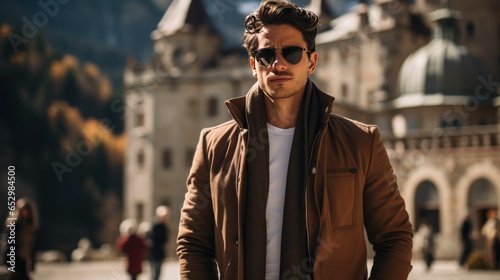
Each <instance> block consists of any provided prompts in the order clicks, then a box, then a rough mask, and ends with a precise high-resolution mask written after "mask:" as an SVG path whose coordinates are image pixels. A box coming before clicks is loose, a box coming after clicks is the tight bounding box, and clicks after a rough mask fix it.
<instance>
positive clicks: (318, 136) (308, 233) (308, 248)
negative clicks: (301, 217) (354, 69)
mask: <svg viewBox="0 0 500 280" xmlns="http://www.w3.org/2000/svg"><path fill="white" fill-rule="evenodd" d="M325 127H326V126H325ZM323 131H324V129H322V130H320V131H319V132H318V133H317V134H316V137H314V140H313V144H312V150H311V154H310V155H309V166H308V168H311V163H312V159H313V154H314V147H315V146H316V142H317V140H318V139H319V138H320V136H321V134H323ZM309 172H310V170H308V171H307V173H308V174H309ZM313 176H316V174H313ZM308 177H309V176H308ZM307 181H308V182H309V179H307ZM308 186H309V183H306V187H305V195H304V197H305V207H306V236H307V251H308V253H309V259H311V260H312V256H313V255H312V252H311V244H310V241H309V240H310V235H311V234H310V232H309V222H308V219H307V209H308V207H307V189H308ZM313 187H314V186H313ZM317 207H318V205H317V204H316V208H317ZM316 210H318V209H316ZM313 266H314V263H313ZM311 269H312V268H311ZM307 279H312V277H311V275H308V276H307Z"/></svg>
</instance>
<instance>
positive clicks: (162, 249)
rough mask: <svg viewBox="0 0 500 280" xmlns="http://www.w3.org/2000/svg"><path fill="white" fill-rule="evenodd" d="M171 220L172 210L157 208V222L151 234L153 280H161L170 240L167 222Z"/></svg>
mask: <svg viewBox="0 0 500 280" xmlns="http://www.w3.org/2000/svg"><path fill="white" fill-rule="evenodd" d="M169 219H170V210H169V208H168V207H166V206H163V205H162V206H158V207H157V208H156V221H155V223H154V224H153V227H152V228H151V232H150V242H151V249H150V262H151V279H153V280H158V279H160V274H161V266H162V263H163V259H165V257H166V254H167V252H168V251H167V244H168V238H169V229H168V226H167V222H168V220H169Z"/></svg>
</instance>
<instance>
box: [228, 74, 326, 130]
mask: <svg viewBox="0 0 500 280" xmlns="http://www.w3.org/2000/svg"><path fill="white" fill-rule="evenodd" d="M305 90H306V94H304V99H305V100H304V101H306V102H307V103H306V104H309V99H310V98H311V96H312V94H315V95H316V97H317V100H318V107H319V108H318V110H320V112H319V114H321V115H320V117H319V121H320V123H321V124H322V125H324V124H326V122H327V121H328V116H329V115H330V114H331V113H332V107H333V102H334V100H335V98H334V97H333V96H331V95H328V94H326V93H324V92H323V91H321V90H320V89H318V88H317V87H316V85H315V84H314V83H313V82H312V81H311V80H310V79H308V80H307V85H306V89H305ZM253 94H261V90H260V88H259V85H258V83H257V82H256V83H255V84H254V85H253V86H252V87H251V88H250V90H249V91H248V93H247V94H246V95H245V96H239V97H235V98H231V99H228V100H226V102H225V104H226V106H227V108H228V110H229V113H230V114H231V117H232V118H233V119H234V120H235V121H236V123H237V124H238V126H239V127H240V128H243V129H248V121H247V118H246V116H247V113H248V112H249V111H250V110H251V108H250V105H249V102H248V100H249V96H251V95H253ZM304 101H303V102H304ZM309 109H310V110H311V109H313V108H309Z"/></svg>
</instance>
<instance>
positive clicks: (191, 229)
mask: <svg viewBox="0 0 500 280" xmlns="http://www.w3.org/2000/svg"><path fill="white" fill-rule="evenodd" d="M204 134H205V133H204V131H202V132H201V136H200V140H199V142H198V145H197V148H196V152H195V155H194V158H193V164H192V166H191V170H190V171H189V175H188V178H187V192H186V196H185V199H184V204H183V207H182V210H181V218H180V223H179V235H178V237H177V243H178V247H177V255H178V256H179V265H180V274H181V279H183V280H187V279H196V280H197V279H218V273H217V266H216V261H215V249H214V248H215V241H214V217H213V210H212V209H213V208H212V199H211V194H210V180H209V177H210V174H209V164H208V161H207V158H206V153H205V151H206V142H205V140H206V139H205V137H204Z"/></svg>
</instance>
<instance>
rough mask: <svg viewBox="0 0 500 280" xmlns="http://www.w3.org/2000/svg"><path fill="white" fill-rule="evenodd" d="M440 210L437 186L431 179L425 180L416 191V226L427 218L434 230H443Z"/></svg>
mask: <svg viewBox="0 0 500 280" xmlns="http://www.w3.org/2000/svg"><path fill="white" fill-rule="evenodd" d="M439 211H440V209H439V193H438V190H437V188H436V186H435V185H434V184H433V183H432V182H430V181H423V182H422V183H420V184H419V185H418V187H417V191H416V193H415V215H416V217H415V223H416V227H415V228H417V226H418V225H419V224H420V223H421V222H422V221H423V220H427V221H428V222H429V223H430V224H431V226H432V228H433V230H434V232H439V231H440V230H441V226H440V221H439Z"/></svg>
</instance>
